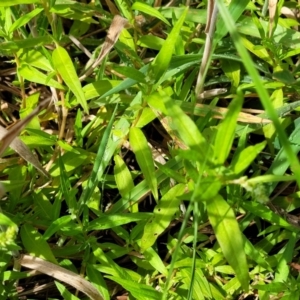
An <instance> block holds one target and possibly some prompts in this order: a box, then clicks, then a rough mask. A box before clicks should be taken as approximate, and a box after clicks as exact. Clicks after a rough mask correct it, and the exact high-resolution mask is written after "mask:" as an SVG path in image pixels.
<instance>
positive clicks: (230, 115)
mask: <svg viewBox="0 0 300 300" xmlns="http://www.w3.org/2000/svg"><path fill="white" fill-rule="evenodd" d="M242 103H243V95H242V93H241V92H238V94H237V96H236V97H235V98H234V100H233V101H232V102H231V103H230V104H229V107H228V111H227V113H226V116H225V118H224V120H223V121H222V123H221V124H220V125H219V126H218V131H217V136H216V140H215V147H214V149H215V153H214V156H215V163H216V164H217V165H221V164H223V163H224V162H225V160H226V158H227V157H228V154H229V152H230V149H231V146H232V142H233V140H234V135H235V128H236V123H237V120H238V116H239V112H240V110H241V108H242Z"/></svg>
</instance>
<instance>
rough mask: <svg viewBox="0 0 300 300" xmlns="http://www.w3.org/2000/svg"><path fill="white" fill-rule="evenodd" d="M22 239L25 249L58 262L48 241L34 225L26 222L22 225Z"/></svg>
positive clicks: (34, 254)
mask: <svg viewBox="0 0 300 300" xmlns="http://www.w3.org/2000/svg"><path fill="white" fill-rule="evenodd" d="M21 239H22V242H23V245H24V247H25V249H26V250H27V251H28V252H29V253H30V254H31V255H32V256H36V257H39V258H41V259H44V260H47V261H49V262H52V263H55V264H58V263H57V261H56V259H55V257H54V255H53V253H52V251H51V249H50V247H49V245H48V243H47V242H46V241H45V240H44V239H43V237H42V235H41V234H40V233H39V232H38V231H37V230H36V229H35V228H34V227H33V226H32V225H30V224H24V225H23V226H22V227H21Z"/></svg>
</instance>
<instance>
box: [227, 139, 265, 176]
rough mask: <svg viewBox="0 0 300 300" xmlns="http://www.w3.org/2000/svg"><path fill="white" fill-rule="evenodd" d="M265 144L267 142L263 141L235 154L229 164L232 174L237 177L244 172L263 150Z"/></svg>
mask: <svg viewBox="0 0 300 300" xmlns="http://www.w3.org/2000/svg"><path fill="white" fill-rule="evenodd" d="M266 143H267V142H266V141H264V142H261V143H259V144H256V145H254V146H249V147H247V148H245V149H243V150H242V151H241V152H240V153H239V154H237V155H236V156H235V157H234V161H233V162H232V164H231V167H232V168H233V172H234V173H235V174H237V175H238V174H240V173H241V172H243V171H245V170H246V169H247V168H248V167H249V165H250V164H251V163H252V162H253V160H254V159H255V158H256V157H257V155H258V154H259V153H260V152H261V151H262V150H263V149H264V148H265V146H266Z"/></svg>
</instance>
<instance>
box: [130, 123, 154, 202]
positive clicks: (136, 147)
mask: <svg viewBox="0 0 300 300" xmlns="http://www.w3.org/2000/svg"><path fill="white" fill-rule="evenodd" d="M129 141H130V146H131V147H132V150H133V152H134V154H135V156H136V160H137V162H138V164H139V166H140V168H141V170H142V172H143V174H144V176H145V180H146V182H147V183H148V185H149V187H150V190H151V192H152V194H153V196H154V199H155V200H156V201H157V200H158V192H157V179H156V177H155V167H154V162H153V158H152V153H151V150H150V148H149V146H148V143H147V140H146V138H145V136H144V134H143V132H142V130H141V129H139V128H136V127H135V128H131V129H130V131H129Z"/></svg>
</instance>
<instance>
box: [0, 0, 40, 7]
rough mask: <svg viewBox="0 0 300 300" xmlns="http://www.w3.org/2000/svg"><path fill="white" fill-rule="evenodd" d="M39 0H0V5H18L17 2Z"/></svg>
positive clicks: (30, 2) (23, 2)
mask: <svg viewBox="0 0 300 300" xmlns="http://www.w3.org/2000/svg"><path fill="white" fill-rule="evenodd" d="M38 2H40V0H13V1H11V0H1V2H0V7H2V6H13V5H19V4H33V3H38Z"/></svg>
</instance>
